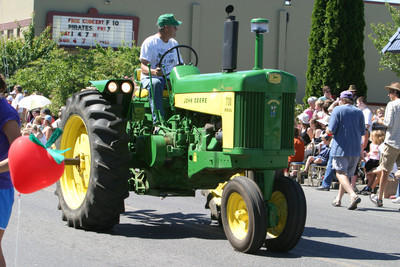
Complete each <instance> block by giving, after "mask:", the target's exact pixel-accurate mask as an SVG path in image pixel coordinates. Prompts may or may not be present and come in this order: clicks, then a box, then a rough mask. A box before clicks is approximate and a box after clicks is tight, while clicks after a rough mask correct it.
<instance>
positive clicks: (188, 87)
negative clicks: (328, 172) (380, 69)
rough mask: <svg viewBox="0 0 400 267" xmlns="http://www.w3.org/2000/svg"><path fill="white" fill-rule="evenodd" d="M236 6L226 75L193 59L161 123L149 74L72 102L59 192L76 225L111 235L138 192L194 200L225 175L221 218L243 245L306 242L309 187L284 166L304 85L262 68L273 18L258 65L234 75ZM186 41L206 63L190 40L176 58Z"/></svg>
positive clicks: (177, 74) (258, 24)
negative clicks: (147, 83) (145, 79)
mask: <svg viewBox="0 0 400 267" xmlns="http://www.w3.org/2000/svg"><path fill="white" fill-rule="evenodd" d="M231 11H232V9H230V8H228V9H227V12H228V17H227V21H226V22H225V24H224V28H225V29H224V44H223V60H222V61H223V64H222V65H223V71H222V72H221V73H210V74H201V73H200V71H199V69H198V68H197V66H196V65H197V64H191V63H190V64H186V65H185V64H184V63H183V62H181V64H180V65H178V66H176V67H174V68H173V70H172V71H171V73H170V74H169V83H167V89H166V92H165V97H164V98H163V108H164V111H165V112H164V115H163V116H161V114H160V112H157V111H155V112H156V113H157V116H156V117H157V122H156V123H154V122H153V119H152V113H151V109H150V105H149V96H148V95H149V94H148V90H147V89H144V88H142V87H141V86H140V84H141V83H140V81H139V79H138V80H137V81H136V83H134V82H133V81H132V80H128V79H126V80H125V79H115V80H107V81H94V82H92V84H93V85H94V87H95V89H88V90H83V91H81V92H79V93H76V94H74V95H72V96H71V97H70V98H69V99H68V100H67V104H66V108H65V109H64V111H63V113H62V129H63V132H64V133H63V135H62V137H61V138H60V140H59V142H58V149H67V148H70V150H69V151H67V152H66V153H65V156H66V158H68V160H67V162H66V164H69V165H66V167H65V172H64V174H63V176H62V177H61V179H60V180H59V182H58V183H57V189H56V194H57V196H58V198H59V208H60V209H61V210H62V216H63V219H64V220H65V221H67V223H68V225H69V226H71V227H75V228H83V229H87V230H101V229H107V228H111V227H112V226H114V225H115V224H118V223H119V218H120V215H121V214H122V213H123V212H124V199H125V198H127V197H128V195H129V194H128V193H129V191H134V192H135V193H136V194H139V195H153V196H162V197H173V196H194V195H195V191H196V190H198V189H206V190H207V189H212V188H216V187H217V186H218V185H219V184H221V183H224V182H227V183H226V184H224V186H223V193H222V196H221V199H220V216H221V222H222V225H223V228H224V231H225V234H226V237H227V239H228V240H229V242H230V243H231V244H232V246H233V247H234V249H235V250H238V251H241V252H247V253H252V252H256V251H258V250H259V249H260V248H261V247H262V246H263V245H264V246H265V247H266V248H267V249H268V250H271V251H287V250H290V249H292V248H293V247H294V246H295V245H296V244H297V242H298V240H299V239H300V237H301V235H302V232H303V229H304V225H305V220H306V202H305V197H304V193H303V191H302V189H301V187H300V186H299V185H298V183H296V182H295V181H293V180H291V179H289V178H287V177H284V176H283V175H280V174H278V173H277V172H276V170H280V169H283V168H285V167H287V164H288V163H287V162H288V161H287V159H288V156H289V155H291V154H293V152H294V150H293V129H294V104H295V94H296V90H297V80H296V78H295V77H294V76H293V75H291V74H289V73H287V72H284V71H279V70H273V69H263V68H262V57H263V56H262V46H263V45H262V41H263V39H262V37H263V33H265V32H267V31H268V20H266V19H253V20H252V31H253V32H255V36H256V53H255V62H256V63H255V67H254V68H253V69H252V70H246V71H236V58H237V56H236V53H237V40H238V37H237V36H238V22H237V21H236V20H235V17H234V16H231V15H229V13H230V12H231ZM186 48H189V49H190V50H192V52H193V54H194V56H195V58H196V61H195V62H197V54H196V53H195V52H194V50H193V48H191V47H188V46H178V47H175V48H173V49H171V50H169V51H167V52H166V53H179V51H180V50H181V49H182V50H183V49H186ZM163 58H164V56H163V57H162V58H161V59H163ZM178 58H179V57H178ZM162 65H163V62H162V60H161V62H160V66H162ZM166 74H167V73H166ZM138 76H139V73H137V77H138ZM165 78H167V76H166V77H165ZM135 84H136V85H137V87H138V88H137V89H136V91H135ZM149 90H152V88H150V89H149ZM238 173H239V174H240V173H244V174H246V175H243V176H240V175H237V174H238ZM232 177H234V178H232ZM231 178H232V179H231Z"/></svg>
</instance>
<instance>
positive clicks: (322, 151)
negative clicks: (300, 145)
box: [303, 134, 332, 174]
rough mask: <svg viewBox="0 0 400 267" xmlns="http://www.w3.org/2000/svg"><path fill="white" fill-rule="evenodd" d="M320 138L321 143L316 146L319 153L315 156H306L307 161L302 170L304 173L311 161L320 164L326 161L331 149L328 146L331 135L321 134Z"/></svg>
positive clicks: (324, 163)
mask: <svg viewBox="0 0 400 267" xmlns="http://www.w3.org/2000/svg"><path fill="white" fill-rule="evenodd" d="M321 139H322V143H321V144H320V145H319V146H318V148H319V154H318V156H316V157H314V156H309V157H308V158H307V162H306V165H305V167H304V171H303V173H304V174H306V173H307V171H308V168H309V167H310V165H311V163H315V164H320V165H326V164H327V163H328V159H329V152H330V150H331V149H330V147H329V143H330V141H331V139H332V136H328V135H326V134H324V135H322V137H321Z"/></svg>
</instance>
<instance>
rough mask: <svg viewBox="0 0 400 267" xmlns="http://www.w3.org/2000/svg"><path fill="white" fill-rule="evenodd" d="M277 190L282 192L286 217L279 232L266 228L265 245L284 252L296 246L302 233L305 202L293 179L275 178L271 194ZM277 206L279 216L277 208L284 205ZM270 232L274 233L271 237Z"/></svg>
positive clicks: (304, 219)
mask: <svg viewBox="0 0 400 267" xmlns="http://www.w3.org/2000/svg"><path fill="white" fill-rule="evenodd" d="M277 191H278V192H281V193H282V195H283V197H284V199H285V201H286V206H287V219H286V223H285V224H284V225H283V226H281V229H280V230H279V234H276V231H275V229H268V230H267V231H268V233H267V239H266V240H265V247H266V248H267V250H269V251H274V252H286V251H289V250H291V249H292V248H293V247H295V246H296V244H297V243H298V242H299V240H300V238H301V235H302V234H303V230H304V226H305V223H306V217H307V204H306V198H305V196H304V192H303V189H302V188H301V186H300V185H299V184H298V183H297V182H296V181H295V180H293V179H290V178H288V177H284V176H282V177H280V178H275V181H274V187H273V194H274V192H277ZM273 199H274V198H272V199H271V201H272V202H273ZM274 204H277V203H274ZM277 208H278V216H279V209H282V208H285V207H284V205H280V206H279V205H277ZM282 212H286V211H282ZM282 229H283V230H282ZM270 233H274V235H273V236H274V237H273V238H272V237H271V235H270Z"/></svg>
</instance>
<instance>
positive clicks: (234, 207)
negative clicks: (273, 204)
mask: <svg viewBox="0 0 400 267" xmlns="http://www.w3.org/2000/svg"><path fill="white" fill-rule="evenodd" d="M221 215H222V225H223V227H224V232H225V235H226V237H227V239H228V240H229V242H230V243H231V245H232V246H233V247H234V249H235V250H237V251H240V252H245V253H254V252H256V251H258V250H259V249H260V247H261V246H262V244H263V242H264V240H265V235H266V232H267V221H266V211H265V204H264V199H263V197H262V196H261V194H260V193H259V189H258V186H257V184H256V183H255V182H254V181H252V180H250V179H248V178H247V177H243V176H240V177H236V178H234V179H232V180H230V181H229V182H228V183H227V185H226V186H225V188H224V191H223V194H222V202H221Z"/></svg>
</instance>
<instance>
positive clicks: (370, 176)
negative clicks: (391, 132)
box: [361, 130, 385, 195]
mask: <svg viewBox="0 0 400 267" xmlns="http://www.w3.org/2000/svg"><path fill="white" fill-rule="evenodd" d="M384 140H385V133H384V132H383V131H381V130H374V131H372V133H371V142H372V143H371V144H370V145H369V152H368V153H366V156H365V173H366V175H367V180H368V184H367V186H365V187H364V188H363V190H361V194H363V195H368V194H370V193H371V192H372V188H371V187H372V184H373V182H374V180H375V177H376V176H377V175H376V174H377V172H380V170H377V171H374V170H375V169H376V168H377V167H378V166H379V158H380V154H381V153H380V151H379V146H380V145H381V144H382V143H383V141H384Z"/></svg>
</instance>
